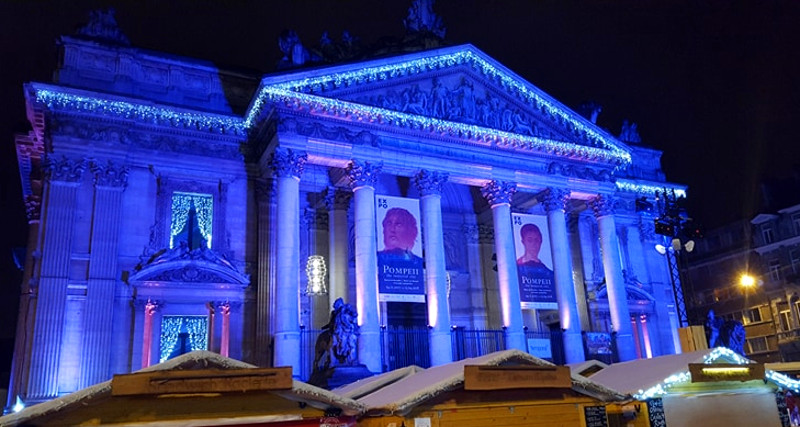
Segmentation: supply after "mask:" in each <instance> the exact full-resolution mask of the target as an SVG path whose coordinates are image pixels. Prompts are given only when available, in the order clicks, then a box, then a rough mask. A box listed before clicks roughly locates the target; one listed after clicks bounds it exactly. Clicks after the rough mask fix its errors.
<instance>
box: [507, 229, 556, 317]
mask: <svg viewBox="0 0 800 427" xmlns="http://www.w3.org/2000/svg"><path fill="white" fill-rule="evenodd" d="M512 219H513V222H514V247H515V248H516V252H517V274H518V276H519V293H520V301H521V302H522V308H534V309H539V310H557V309H558V302H557V301H556V287H555V279H554V278H553V268H552V267H553V257H552V254H551V253H550V233H549V231H548V228H547V217H545V216H542V215H529V214H512Z"/></svg>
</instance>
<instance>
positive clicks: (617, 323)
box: [591, 196, 636, 361]
mask: <svg viewBox="0 0 800 427" xmlns="http://www.w3.org/2000/svg"><path fill="white" fill-rule="evenodd" d="M613 202H614V201H613V199H612V198H610V197H608V196H598V197H597V198H595V199H594V200H592V202H591V205H592V209H593V210H594V213H595V216H596V217H597V229H598V233H599V234H600V248H601V250H602V256H603V270H604V271H605V275H606V290H607V292H608V308H609V310H610V312H611V324H612V325H613V327H614V331H616V333H617V340H616V341H617V352H618V353H619V358H620V360H621V361H626V360H633V359H635V358H636V347H635V345H634V342H633V331H632V330H631V313H630V309H629V308H628V297H627V292H626V291H625V279H624V277H623V276H622V265H621V261H620V252H619V239H618V238H617V225H616V221H615V220H614V209H613Z"/></svg>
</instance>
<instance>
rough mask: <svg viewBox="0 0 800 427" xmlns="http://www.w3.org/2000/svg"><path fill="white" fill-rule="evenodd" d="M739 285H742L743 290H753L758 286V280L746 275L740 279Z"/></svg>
mask: <svg viewBox="0 0 800 427" xmlns="http://www.w3.org/2000/svg"><path fill="white" fill-rule="evenodd" d="M739 285H741V286H742V287H743V288H752V287H753V286H755V285H756V278H755V277H753V276H751V275H749V274H747V273H744V274H742V275H741V276H740V277H739Z"/></svg>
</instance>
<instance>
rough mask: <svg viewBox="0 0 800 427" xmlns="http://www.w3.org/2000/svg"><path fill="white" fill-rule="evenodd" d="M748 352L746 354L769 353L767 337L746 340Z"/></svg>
mask: <svg viewBox="0 0 800 427" xmlns="http://www.w3.org/2000/svg"><path fill="white" fill-rule="evenodd" d="M747 346H748V347H749V351H748V352H747V353H759V352H763V351H769V343H768V342H767V337H755V338H750V339H748V340H747Z"/></svg>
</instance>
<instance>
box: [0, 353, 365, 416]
mask: <svg viewBox="0 0 800 427" xmlns="http://www.w3.org/2000/svg"><path fill="white" fill-rule="evenodd" d="M251 368H256V366H254V365H251V364H249V363H245V362H241V361H238V360H234V359H230V358H227V357H223V356H220V355H219V354H217V353H212V352H209V351H193V352H191V353H187V354H183V355H181V356H178V357H175V358H173V359H170V360H167V361H166V362H163V363H159V364H157V365H153V366H150V367H147V368H144V369H141V370H139V371H137V372H157V371H180V370H195V369H220V370H235V369H251ZM111 391H112V389H111V380H108V381H104V382H102V383H99V384H95V385H93V386H91V387H87V388H85V389H83V390H79V391H76V392H74V393H70V394H68V395H66V396H62V397H59V398H57V399H53V400H49V401H47V402H43V403H39V404H36V405H33V406H29V407H27V408H25V409H23V410H21V411H20V412H17V413H14V414H9V415H6V416H3V417H0V425H2V426H16V425H25V424H29V423H32V422H34V421H35V420H36V419H38V418H41V417H45V416H53V415H56V414H58V413H66V412H69V411H71V410H75V409H78V408H81V407H85V406H91V405H92V404H93V403H96V402H99V401H101V400H105V399H108V398H111ZM271 393H274V394H276V395H279V396H282V397H283V398H285V399H289V400H294V401H298V402H302V403H305V404H307V405H309V406H311V407H315V408H319V409H323V410H324V409H326V408H329V407H332V406H333V407H338V408H340V409H342V412H343V413H344V414H346V415H355V414H359V413H361V412H363V410H364V406H363V405H362V404H360V403H358V402H356V401H354V400H352V399H350V398H347V397H343V396H340V395H338V394H335V393H331V392H330V391H328V390H324V389H321V388H318V387H315V386H312V385H309V384H306V383H303V382H300V381H293V384H292V389H291V390H280V391H272V392H271Z"/></svg>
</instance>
